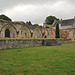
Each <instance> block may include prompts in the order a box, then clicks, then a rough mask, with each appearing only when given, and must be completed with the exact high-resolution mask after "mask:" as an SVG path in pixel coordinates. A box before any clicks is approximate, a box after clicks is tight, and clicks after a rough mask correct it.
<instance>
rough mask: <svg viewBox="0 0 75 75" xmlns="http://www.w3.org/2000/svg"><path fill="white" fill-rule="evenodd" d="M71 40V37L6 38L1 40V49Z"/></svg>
mask: <svg viewBox="0 0 75 75" xmlns="http://www.w3.org/2000/svg"><path fill="white" fill-rule="evenodd" d="M68 42H71V40H70V39H4V40H0V49H6V48H21V47H33V46H58V45H61V44H62V43H68Z"/></svg>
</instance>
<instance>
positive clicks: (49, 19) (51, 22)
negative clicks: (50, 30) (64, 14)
mask: <svg viewBox="0 0 75 75" xmlns="http://www.w3.org/2000/svg"><path fill="white" fill-rule="evenodd" d="M55 19H56V20H59V19H58V18H56V17H55V16H48V17H46V19H45V23H46V24H50V25H52V24H53V22H54V20H55Z"/></svg>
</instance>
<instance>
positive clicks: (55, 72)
mask: <svg viewBox="0 0 75 75" xmlns="http://www.w3.org/2000/svg"><path fill="white" fill-rule="evenodd" d="M0 75H75V43H66V44H63V45H61V46H42V47H29V48H17V49H5V50H0Z"/></svg>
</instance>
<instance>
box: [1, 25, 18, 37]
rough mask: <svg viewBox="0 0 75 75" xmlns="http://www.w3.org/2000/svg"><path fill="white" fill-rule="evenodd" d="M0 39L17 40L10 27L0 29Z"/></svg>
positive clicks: (12, 28)
mask: <svg viewBox="0 0 75 75" xmlns="http://www.w3.org/2000/svg"><path fill="white" fill-rule="evenodd" d="M1 37H2V38H6V37H8V38H17V31H16V30H15V29H14V27H13V26H12V25H5V26H4V27H3V28H2V29H1Z"/></svg>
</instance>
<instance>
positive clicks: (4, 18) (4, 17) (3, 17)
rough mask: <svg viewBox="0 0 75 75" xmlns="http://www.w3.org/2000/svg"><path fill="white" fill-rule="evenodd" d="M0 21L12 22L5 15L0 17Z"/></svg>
mask: <svg viewBox="0 0 75 75" xmlns="http://www.w3.org/2000/svg"><path fill="white" fill-rule="evenodd" d="M0 19H3V20H7V21H12V20H11V19H10V18H9V17H7V16H5V15H0Z"/></svg>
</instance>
